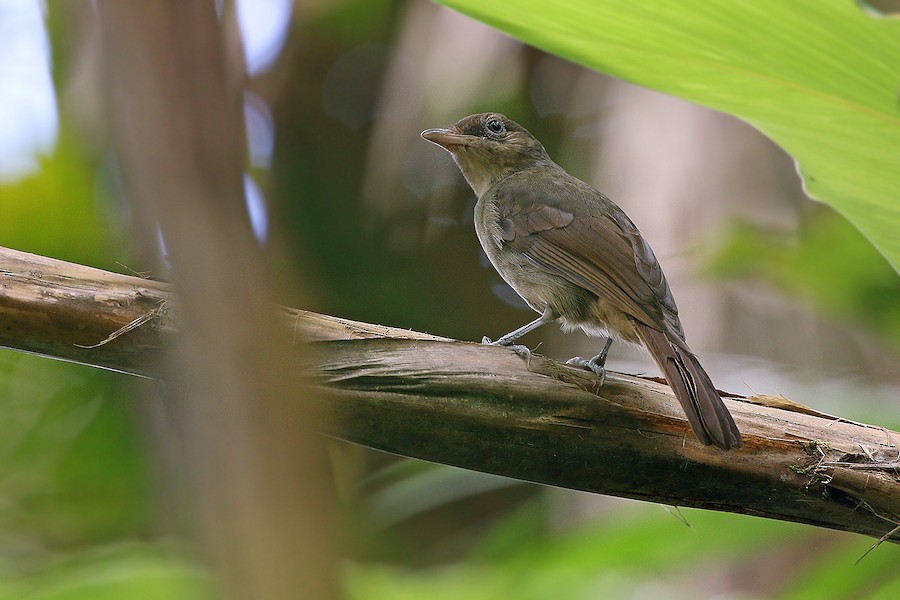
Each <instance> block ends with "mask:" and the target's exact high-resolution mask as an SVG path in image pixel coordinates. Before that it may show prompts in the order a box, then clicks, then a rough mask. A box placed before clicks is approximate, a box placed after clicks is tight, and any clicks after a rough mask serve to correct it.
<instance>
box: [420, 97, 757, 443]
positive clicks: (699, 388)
mask: <svg viewBox="0 0 900 600" xmlns="http://www.w3.org/2000/svg"><path fill="white" fill-rule="evenodd" d="M422 137H423V138H425V139H426V140H428V141H430V142H433V143H435V144H437V145H439V146H442V147H443V148H445V149H446V150H448V151H449V152H450V154H452V155H453V159H454V161H455V162H456V164H457V165H458V166H459V168H460V170H461V171H462V173H463V175H464V176H465V178H466V181H468V182H469V185H470V186H472V189H473V190H474V191H475V195H476V196H478V202H477V204H476V205H475V231H476V233H477V234H478V240H479V241H480V242H481V245H482V247H483V248H484V251H485V252H486V253H487V256H488V258H489V259H490V260H491V263H492V264H493V265H494V268H496V269H497V271H498V272H499V273H500V276H501V277H503V279H504V280H506V282H507V283H509V285H511V286H512V288H513V289H514V290H516V292H517V293H518V294H519V295H520V296H521V297H522V298H523V299H524V300H525V302H527V303H528V305H529V306H530V307H531V308H532V309H534V310H535V311H536V312H538V313H539V314H540V315H541V316H540V317H538V318H537V319H535V320H534V321H532V322H531V323H528V324H527V325H525V326H523V327H520V328H519V329H516V330H515V331H512V332H510V333H508V334H506V335H504V336H503V337H501V338H500V339H498V340H497V341H496V342H491V341H490V339H488V338H484V340H483V341H484V343H491V344H496V345H501V346H509V345H511V344H512V343H513V342H514V341H515V340H517V339H518V338H519V337H521V336H523V335H525V334H526V333H528V332H529V331H532V330H534V329H536V328H537V327H540V326H541V325H544V324H546V323H550V322H552V321H559V323H560V324H561V326H562V328H563V330H564V331H572V330H575V329H579V328H580V329H582V330H584V332H585V333H586V334H588V335H590V336H606V337H607V340H606V343H605V345H604V347H603V350H602V351H601V352H600V353H599V354H598V355H597V356H595V357H593V358H591V359H590V360H586V359H584V358H581V357H577V358H573V359H571V360H570V361H569V363H570V364H576V365H581V366H585V367H588V368H590V369H592V370H593V371H594V372H596V373H597V374H598V375H600V376H601V377H603V376H604V375H605V370H604V364H605V362H606V354H607V352H608V351H609V347H610V345H611V343H612V339H613V338H617V339H620V340H623V341H626V342H631V343H634V344H643V346H644V347H645V348H646V349H647V350H648V351H649V352H650V355H651V356H652V357H653V359H654V360H655V361H656V364H657V365H659V368H660V369H661V370H662V372H663V374H665V377H666V380H667V381H668V382H669V385H670V386H672V389H673V391H674V392H675V396H676V397H677V398H678V400H679V402H680V403H681V406H682V407H683V408H684V412H685V414H686V415H687V418H688V421H689V422H690V425H691V428H692V429H693V430H694V432H695V433H696V435H697V437H698V438H699V439H700V441H701V442H702V443H704V444H707V445H709V444H715V445H716V446H719V447H720V448H724V449H726V450H727V449H729V448H740V447H741V445H742V441H741V434H740V432H739V431H738V429H737V426H736V425H735V423H734V420H733V419H732V417H731V414H730V413H729V412H728V409H727V408H726V407H725V404H724V403H723V402H722V399H721V398H720V397H719V394H718V392H716V388H715V386H714V385H713V383H712V381H711V380H710V378H709V375H707V374H706V371H704V370H703V367H702V366H700V362H699V361H698V360H697V356H696V355H695V354H694V353H693V352H691V350H690V348H689V347H688V345H687V342H685V339H684V331H683V330H682V327H681V321H680V320H679V319H678V309H677V308H676V307H675V300H674V299H673V298H672V292H671V290H670V289H669V284H668V283H667V282H666V277H665V275H663V272H662V269H661V268H660V266H659V262H658V261H657V260H656V256H654V254H653V250H651V249H650V245H649V244H647V242H646V241H645V240H644V238H643V237H642V236H641V233H640V232H639V231H638V229H637V227H635V225H634V223H632V222H631V219H629V218H628V216H627V215H626V214H625V213H624V212H623V211H622V209H621V208H619V207H618V206H616V204H614V203H613V201H612V200H610V199H609V198H607V197H606V196H604V195H603V194H602V193H600V192H599V191H597V190H596V189H594V188H593V187H591V186H590V185H588V184H587V183H585V182H583V181H581V180H579V179H576V178H575V177H572V176H571V175H569V174H568V173H566V172H565V171H564V170H563V168H562V167H560V166H559V165H557V164H556V163H555V162H553V161H552V160H551V159H550V157H549V156H548V155H547V151H546V150H545V149H544V146H543V145H541V143H540V142H539V141H538V140H537V139H535V137H534V136H533V135H531V134H530V133H529V132H528V131H527V130H526V129H525V128H524V127H522V126H521V125H519V124H518V123H515V122H514V121H511V120H510V119H508V118H506V117H505V116H503V115H501V114H498V113H483V114H477V115H471V116H468V117H465V118H464V119H461V120H460V121H458V122H457V123H456V124H454V125H453V126H451V127H449V128H447V129H428V130H426V131H423V132H422Z"/></svg>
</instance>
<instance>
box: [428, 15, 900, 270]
mask: <svg viewBox="0 0 900 600" xmlns="http://www.w3.org/2000/svg"><path fill="white" fill-rule="evenodd" d="M441 2H442V3H445V4H447V5H448V6H451V7H453V8H455V9H457V10H460V11H461V12H463V13H465V14H468V15H470V16H472V17H474V18H476V19H479V20H481V21H484V22H485V23H488V24H489V25H493V26H494V27H497V28H498V29H500V30H501V31H505V32H507V33H509V34H510V35H513V36H515V37H517V38H519V39H520V40H522V41H524V42H526V43H529V44H532V45H534V46H536V47H538V48H541V49H542V50H546V51H548V52H552V53H554V54H557V55H559V56H562V57H565V58H568V59H570V60H573V61H575V62H577V63H579V64H582V65H585V66H587V67H590V68H593V69H597V70H598V71H601V72H604V73H608V74H610V75H613V76H615V77H619V78H622V79H625V80H627V81H631V82H633V83H636V84H638V85H642V86H646V87H649V88H653V89H656V90H659V91H661V92H665V93H667V94H672V95H674V96H680V97H682V98H685V99H687V100H690V101H692V102H696V103H698V104H702V105H705V106H709V107H710V108H714V109H716V110H721V111H723V112H726V113H729V114H732V115H735V116H737V117H739V118H741V119H744V120H746V121H747V122H749V123H751V124H752V125H754V126H755V127H758V128H759V129H760V130H761V131H763V132H764V133H765V134H766V135H768V136H769V137H771V138H772V139H773V140H775V142H777V143H778V144H780V145H781V146H782V147H783V148H784V149H785V150H787V151H788V152H790V154H791V155H792V156H793V157H794V158H795V159H796V160H797V161H798V163H799V165H800V171H801V174H802V176H803V179H804V183H805V186H806V189H807V191H808V192H809V193H810V194H811V195H812V196H813V197H815V198H819V199H821V200H823V201H825V202H828V203H829V204H831V205H832V206H834V207H835V208H836V209H837V210H838V211H839V212H841V213H842V214H844V215H845V216H846V217H847V218H848V219H850V221H851V222H852V223H854V225H856V226H857V227H858V228H859V229H860V230H862V231H863V232H864V233H865V234H866V236H867V237H868V238H869V239H871V240H872V241H873V242H874V243H875V245H876V246H877V247H878V248H879V249H880V250H881V252H883V253H884V255H885V256H887V257H888V259H889V260H890V261H891V263H892V264H893V265H894V268H898V269H900V235H897V232H898V231H900V169H898V168H897V164H896V161H897V156H900V113H898V102H897V82H898V81H900V61H897V60H895V57H897V56H900V21H897V20H895V19H879V18H875V17H874V16H872V15H870V14H866V13H865V12H863V10H862V9H861V8H860V7H859V6H858V5H857V4H855V3H854V2H851V1H850V0H795V1H793V2H783V1H781V0H755V1H754V2H732V1H730V0H689V1H685V0H666V1H659V2H652V3H645V2H618V1H616V0H605V1H601V2H598V1H596V0H579V1H573V2H565V3H556V2H552V3H551V2H548V3H535V2H533V0H515V1H512V2H511V1H508V0H504V1H502V2H501V1H495V2H491V1H485V0H441Z"/></svg>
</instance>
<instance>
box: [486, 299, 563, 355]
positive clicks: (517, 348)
mask: <svg viewBox="0 0 900 600" xmlns="http://www.w3.org/2000/svg"><path fill="white" fill-rule="evenodd" d="M555 318H556V317H555V316H554V315H553V311H552V310H550V307H547V308H546V309H545V310H544V313H543V314H542V315H541V316H540V317H538V318H537V319H535V320H534V321H532V322H531V323H529V324H528V325H523V326H522V327H519V328H518V329H516V330H514V331H510V332H509V333H507V334H506V335H504V336H503V337H501V338H500V339H498V340H497V341H496V342H494V341H491V338H489V337H487V336H484V337H483V338H481V343H482V344H485V345H486V346H508V347H509V349H510V350H512V351H513V352H515V353H516V354H518V355H519V356H521V357H522V358H526V359H530V358H531V350H529V349H528V347H527V346H523V345H521V344H513V342H514V341H516V340H517V339H519V338H520V337H522V336H523V335H525V334H526V333H528V332H529V331H533V330H535V329H537V328H538V327H540V326H541V325H546V324H547V323H549V322H551V321H553V320H554V319H555Z"/></svg>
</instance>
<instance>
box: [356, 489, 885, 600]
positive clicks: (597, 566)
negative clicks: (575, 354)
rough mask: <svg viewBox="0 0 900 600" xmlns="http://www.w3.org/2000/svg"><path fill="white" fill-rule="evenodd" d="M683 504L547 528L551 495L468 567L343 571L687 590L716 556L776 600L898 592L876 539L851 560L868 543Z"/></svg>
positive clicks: (572, 589)
mask: <svg viewBox="0 0 900 600" xmlns="http://www.w3.org/2000/svg"><path fill="white" fill-rule="evenodd" d="M618 508H619V509H621V508H622V507H621V506H619V507H618ZM680 512H681V513H682V514H683V516H682V515H677V514H676V515H673V514H667V513H666V512H664V511H663V510H662V507H659V506H653V505H632V506H629V507H628V509H627V510H624V511H622V514H617V513H616V511H615V509H614V511H613V514H610V515H608V518H605V519H604V518H602V517H601V518H600V519H597V520H595V521H594V522H591V523H586V524H585V523H580V524H579V525H578V527H577V528H572V529H568V530H562V531H554V530H553V529H552V528H551V527H549V526H548V525H547V523H548V515H549V511H548V507H547V504H546V498H540V499H538V500H536V501H534V502H531V503H529V504H526V505H524V506H523V507H522V508H521V509H520V510H519V511H518V512H517V513H516V514H513V515H511V516H510V517H509V518H507V519H506V520H504V521H502V522H500V523H499V524H498V525H497V526H496V527H495V528H494V529H493V530H492V531H490V532H489V533H488V534H487V535H486V536H485V537H484V538H483V539H482V541H481V542H480V543H479V544H477V545H476V546H475V547H474V548H473V550H472V551H471V552H470V554H469V556H468V558H467V560H466V561H465V562H463V563H460V564H457V565H442V566H438V567H429V568H423V569H419V570H415V571H403V570H401V569H398V568H396V567H391V566H385V565H367V566H360V565H356V566H353V567H351V568H349V569H348V571H347V580H348V591H349V597H350V598H353V599H358V600H382V599H384V600H388V599H390V600H407V599H408V600H413V599H418V598H431V599H432V600H439V599H444V598H446V599H448V600H449V599H451V598H470V599H478V600H500V599H504V598H521V599H524V600H528V599H534V600H542V599H545V598H571V599H575V600H577V599H584V600H587V599H591V598H635V597H665V598H693V597H696V594H697V590H698V587H697V586H695V585H693V584H692V583H691V581H690V580H691V579H692V578H695V577H698V578H703V577H704V572H705V571H706V570H707V569H709V570H715V569H717V568H719V567H721V565H723V564H734V565H742V567H739V568H737V570H742V571H744V572H743V574H742V578H743V579H746V580H748V581H749V582H751V583H750V585H748V588H749V589H753V588H754V586H753V585H752V582H753V581H754V580H757V579H760V576H761V574H762V572H763V571H764V570H765V571H766V577H764V578H762V579H764V580H765V584H764V585H760V586H759V593H760V594H763V593H767V591H768V590H770V589H771V587H770V586H771V584H772V582H773V581H776V580H777V581H779V582H780V585H778V586H777V587H779V588H782V589H784V590H785V591H784V594H783V596H781V595H779V596H778V597H785V598H807V597H809V598H812V597H815V598H820V599H828V598H849V597H854V598H863V597H866V598H869V597H871V598H890V597H893V596H891V594H892V593H896V591H897V590H898V589H900V571H898V570H897V569H896V568H895V566H896V564H897V561H898V560H900V548H898V547H896V546H893V545H891V546H888V545H885V546H882V547H879V548H877V549H876V550H874V551H873V552H872V553H871V554H869V555H868V556H867V557H866V558H865V559H863V560H862V561H861V562H860V564H859V565H856V566H854V562H855V561H856V560H857V559H858V558H860V556H862V554H863V553H864V552H865V551H866V549H867V548H868V547H869V545H871V541H869V540H867V539H865V538H862V537H855V538H847V537H845V538H842V539H841V541H840V542H838V543H836V544H835V543H834V540H829V538H828V536H827V534H826V535H823V534H822V533H821V532H817V531H815V530H811V529H809V528H807V527H805V526H803V525H798V524H794V523H783V522H778V521H771V520H766V519H760V518H755V517H737V516H735V515H729V514H724V513H717V512H712V511H701V510H691V509H682V511H680ZM773 554H774V555H776V556H782V555H783V559H781V560H779V561H778V563H779V564H781V566H782V569H780V570H778V569H776V570H777V571H778V572H777V573H773V566H772V564H771V563H770V562H769V561H770V560H771V558H772V556H773ZM826 574H827V575H826ZM710 585H714V584H710ZM703 587H704V586H701V589H702V588H703ZM710 594H712V591H711V590H710ZM748 597H752V596H748ZM767 597H769V596H767Z"/></svg>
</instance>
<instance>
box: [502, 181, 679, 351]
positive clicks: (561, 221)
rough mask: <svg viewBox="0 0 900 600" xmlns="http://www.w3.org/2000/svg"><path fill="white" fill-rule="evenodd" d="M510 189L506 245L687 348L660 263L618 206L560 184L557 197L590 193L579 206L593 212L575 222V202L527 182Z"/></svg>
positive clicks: (505, 199)
mask: <svg viewBox="0 0 900 600" xmlns="http://www.w3.org/2000/svg"><path fill="white" fill-rule="evenodd" d="M510 183H512V182H510ZM577 183H578V184H581V182H577ZM504 187H505V189H504V190H503V191H500V192H499V194H498V198H497V200H498V208H499V215H498V216H499V218H500V231H501V238H502V240H503V243H504V244H505V245H507V246H509V247H511V248H513V249H515V250H517V251H519V252H521V253H522V254H524V255H525V256H526V257H527V258H528V259H529V260H531V261H532V262H533V263H535V264H536V265H537V266H539V267H540V268H542V269H544V270H546V271H548V272H550V273H554V274H556V275H559V276H561V277H562V278H564V279H565V280H567V281H569V282H571V283H573V284H575V285H578V286H581V287H583V288H584V289H586V290H588V291H590V292H592V293H594V294H596V295H597V296H598V297H600V298H602V299H604V300H605V301H607V302H610V303H611V304H613V305H614V306H616V307H618V308H619V309H620V310H622V311H623V312H625V313H626V314H628V315H630V316H631V317H633V318H634V319H637V320H638V321H640V322H642V323H644V324H645V325H647V326H649V327H652V328H654V329H657V330H659V331H663V332H666V333H669V334H672V336H673V337H674V338H676V340H678V341H680V342H682V343H683V341H684V331H683V330H682V328H681V323H680V321H679V319H678V309H677V308H676V307H675V300H674V299H673V298H672V292H671V290H670V289H669V284H668V283H667V282H666V278H665V275H663V272H662V268H661V267H660V266H659V261H657V259H656V256H655V255H654V254H653V250H652V249H651V248H650V246H649V245H648V244H647V242H646V241H645V240H644V238H643V237H641V234H640V232H639V231H638V229H637V227H636V226H635V225H634V223H632V222H631V219H629V218H628V216H627V215H625V213H624V212H623V211H622V210H621V209H620V208H619V207H618V206H616V205H615V204H614V203H613V202H612V201H611V200H609V199H608V198H606V197H605V196H603V195H602V194H600V192H598V191H597V190H595V189H593V188H591V187H589V186H587V184H581V185H571V186H565V187H564V188H559V187H556V186H554V187H553V192H563V193H570V194H571V193H576V194H590V195H591V198H590V199H589V201H587V202H580V203H577V205H578V206H588V207H591V208H592V209H593V210H591V211H590V212H587V211H586V212H587V214H583V213H582V212H580V211H579V212H578V213H577V218H576V214H573V212H571V210H567V209H566V208H563V207H562V206H561V205H563V204H564V205H565V206H569V205H571V204H573V203H571V202H565V203H562V202H558V201H556V202H555V201H554V198H553V193H550V194H548V193H547V192H548V190H546V189H545V190H540V191H536V190H535V188H534V186H533V185H527V183H526V182H523V185H516V184H513V185H508V186H504ZM537 197H540V199H537ZM676 343H677V342H676ZM685 348H686V347H685Z"/></svg>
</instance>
